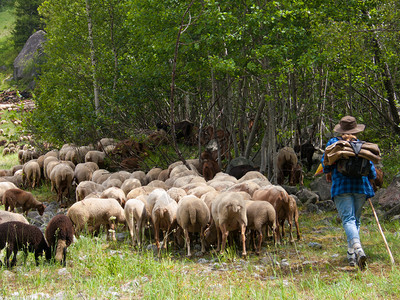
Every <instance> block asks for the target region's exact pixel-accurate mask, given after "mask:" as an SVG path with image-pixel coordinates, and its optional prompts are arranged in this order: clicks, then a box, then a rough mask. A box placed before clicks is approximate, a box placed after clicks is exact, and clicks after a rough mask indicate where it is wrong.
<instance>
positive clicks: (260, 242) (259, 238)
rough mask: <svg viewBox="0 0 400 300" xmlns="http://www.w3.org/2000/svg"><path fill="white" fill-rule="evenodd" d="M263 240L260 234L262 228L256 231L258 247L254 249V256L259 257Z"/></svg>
mask: <svg viewBox="0 0 400 300" xmlns="http://www.w3.org/2000/svg"><path fill="white" fill-rule="evenodd" d="M262 240H263V233H262V228H260V229H259V230H258V246H257V248H256V254H257V255H259V254H260V252H261V244H262Z"/></svg>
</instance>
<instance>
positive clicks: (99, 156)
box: [85, 150, 106, 167]
mask: <svg viewBox="0 0 400 300" xmlns="http://www.w3.org/2000/svg"><path fill="white" fill-rule="evenodd" d="M105 158H106V154H105V153H104V152H103V151H97V150H91V151H88V152H87V153H86V155H85V162H94V163H96V164H97V165H98V166H102V167H103V166H104V159H105Z"/></svg>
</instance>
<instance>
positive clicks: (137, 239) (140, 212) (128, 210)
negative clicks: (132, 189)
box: [124, 195, 149, 247]
mask: <svg viewBox="0 0 400 300" xmlns="http://www.w3.org/2000/svg"><path fill="white" fill-rule="evenodd" d="M124 212H125V219H126V223H127V224H128V227H129V233H130V235H131V238H132V245H133V246H136V245H138V246H139V247H140V246H141V245H142V244H143V238H144V229H145V225H146V222H147V220H148V218H149V215H148V212H147V210H146V196H144V195H140V196H138V197H137V198H135V199H129V200H128V201H127V202H126V203H125V208H124Z"/></svg>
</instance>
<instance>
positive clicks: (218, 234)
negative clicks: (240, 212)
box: [215, 225, 221, 252]
mask: <svg viewBox="0 0 400 300" xmlns="http://www.w3.org/2000/svg"><path fill="white" fill-rule="evenodd" d="M215 229H216V230H217V252H219V251H220V250H221V235H220V234H221V228H220V227H219V226H217V225H215Z"/></svg>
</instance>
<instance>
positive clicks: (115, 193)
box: [100, 186, 126, 207]
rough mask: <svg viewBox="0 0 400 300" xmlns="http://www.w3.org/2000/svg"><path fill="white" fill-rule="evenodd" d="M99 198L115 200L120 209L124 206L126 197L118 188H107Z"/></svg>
mask: <svg viewBox="0 0 400 300" xmlns="http://www.w3.org/2000/svg"><path fill="white" fill-rule="evenodd" d="M100 198H113V199H115V200H117V201H118V202H119V203H120V204H121V206H122V207H124V206H125V202H126V195H125V192H124V191H123V190H122V189H120V188H119V187H115V186H113V187H109V188H108V189H105V190H104V191H103V192H102V193H101V194H100Z"/></svg>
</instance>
